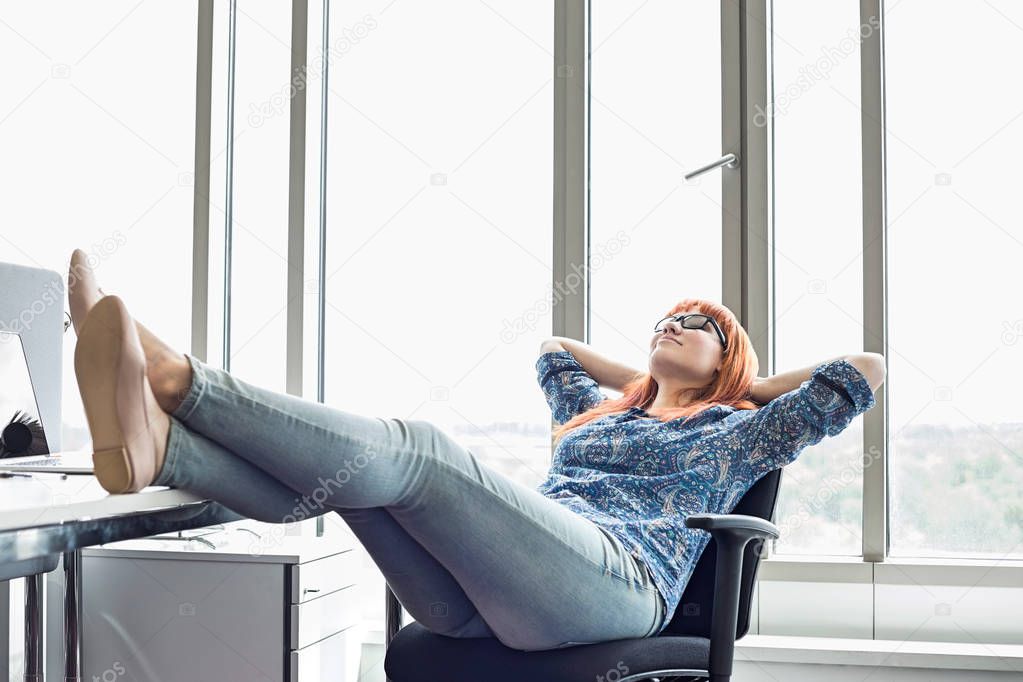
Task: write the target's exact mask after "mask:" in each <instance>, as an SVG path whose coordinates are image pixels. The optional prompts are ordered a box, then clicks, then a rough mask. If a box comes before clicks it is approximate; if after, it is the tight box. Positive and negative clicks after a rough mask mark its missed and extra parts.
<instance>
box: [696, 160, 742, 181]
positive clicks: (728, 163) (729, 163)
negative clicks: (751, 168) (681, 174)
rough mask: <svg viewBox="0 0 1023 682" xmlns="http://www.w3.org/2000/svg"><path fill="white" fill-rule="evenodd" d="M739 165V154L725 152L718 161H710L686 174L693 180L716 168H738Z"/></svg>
mask: <svg viewBox="0 0 1023 682" xmlns="http://www.w3.org/2000/svg"><path fill="white" fill-rule="evenodd" d="M738 166H739V157H738V156H736V155H735V154H725V155H724V156H722V157H721V158H720V159H718V160H717V161H714V162H712V163H708V164H707V165H706V166H701V167H699V168H697V169H696V170H694V171H689V172H688V173H686V174H685V179H686V180H692V179H693V178H695V177H696V176H698V175H703V174H704V173H709V172H710V171H712V170H714V169H715V168H738Z"/></svg>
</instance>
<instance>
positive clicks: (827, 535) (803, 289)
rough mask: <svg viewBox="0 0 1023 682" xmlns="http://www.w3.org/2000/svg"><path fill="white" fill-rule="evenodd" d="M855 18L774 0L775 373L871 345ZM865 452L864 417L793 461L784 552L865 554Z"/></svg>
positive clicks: (786, 481)
mask: <svg viewBox="0 0 1023 682" xmlns="http://www.w3.org/2000/svg"><path fill="white" fill-rule="evenodd" d="M858 25H859V6H858V5H857V3H855V2H843V3H822V2H812V1H810V0H788V1H786V2H778V3H775V4H774V34H773V56H774V74H773V81H774V82H773V91H774V100H773V106H771V107H770V108H769V110H768V111H767V112H765V114H766V115H765V117H764V118H763V119H762V120H763V121H764V122H765V123H766V122H767V118H768V117H769V118H770V121H771V122H772V123H773V124H774V212H775V218H774V219H775V228H774V233H775V239H774V269H775V297H776V298H775V321H774V323H775V330H776V331H775V333H776V337H775V339H776V344H777V345H776V353H777V356H776V363H777V364H776V367H775V371H776V372H783V371H787V370H791V369H796V368H800V367H809V366H811V365H816V364H819V363H821V362H824V361H825V360H828V359H830V358H833V357H835V356H838V355H842V354H846V353H856V352H860V351H862V350H863V326H862V322H863V304H862V300H863V258H862V252H863V236H862V235H863V226H862V214H863V212H862V207H861V186H862V183H861V176H862V171H861V168H862V166H861V156H860V108H859V103H860V50H859V35H860V31H859V30H858ZM868 30H873V29H871V27H870V26H869V25H868V26H866V27H865V28H864V33H863V34H864V35H866V31H868ZM822 140H827V145H826V146H823V145H822ZM765 364H766V363H765V362H763V359H762V361H761V366H764V365H765ZM862 452H863V420H862V418H857V419H856V420H855V421H853V422H852V423H851V424H850V425H849V426H848V427H846V429H845V430H844V431H843V432H842V433H840V434H839V435H837V436H834V437H828V438H825V439H824V440H823V441H821V442H820V443H818V444H817V445H815V446H812V447H809V448H807V449H806V450H804V451H803V452H802V453H801V454H800V455H799V458H798V459H796V461H795V462H793V463H792V464H791V465H790V466H787V467H786V468H785V475H784V476H783V477H782V490H781V493H780V497H779V501H778V512H777V518H778V520H779V529H780V530H781V538H780V539H779V540H778V541H777V542H776V544H775V546H776V549H777V551H778V552H779V553H788V554H847V555H858V554H860V552H861V551H862V540H861V538H862V507H863V467H862V464H861V462H862Z"/></svg>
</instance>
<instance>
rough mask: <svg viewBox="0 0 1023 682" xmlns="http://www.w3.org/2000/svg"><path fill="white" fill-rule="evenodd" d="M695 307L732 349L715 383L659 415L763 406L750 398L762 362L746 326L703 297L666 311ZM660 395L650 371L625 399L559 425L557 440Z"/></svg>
mask: <svg viewBox="0 0 1023 682" xmlns="http://www.w3.org/2000/svg"><path fill="white" fill-rule="evenodd" d="M693 308H695V309H696V310H699V311H700V312H701V313H703V314H704V315H709V316H711V317H713V318H714V321H715V322H717V323H718V326H720V327H721V332H722V333H723V334H724V335H725V340H726V341H727V342H728V350H727V351H725V354H724V359H723V360H722V363H721V370H720V371H719V372H718V375H717V378H716V379H715V380H714V382H713V383H712V384H710V385H708V386H705V387H703V388H702V389H700V390H698V391H697V392H696V393H695V394H694V395H695V400H694V401H693V402H692V403H690V404H689V405H686V406H685V407H674V408H671V409H668V410H667V411H666V412H665V413H664V414H662V415H658V417H657V418H658V419H659V420H660V421H662V422H666V421H670V420H672V419H678V418H679V417H692V416H695V415H697V414H699V413H700V412H703V411H704V410H706V409H708V408H710V407H713V406H714V405H731V406H732V407H736V408H738V409H740V410H752V409H757V408H759V407H761V406H760V405H758V404H757V403H755V402H753V401H752V400H751V399H750V390H751V389H752V388H753V379H755V378H756V376H757V372H758V371H759V363H758V362H757V355H756V352H754V350H753V343H752V342H751V341H750V338H749V335H748V334H747V333H746V330H745V329H743V328H742V325H741V324H739V320H738V319H736V317H735V315H734V314H732V311H731V310H729V309H728V308H726V307H725V306H723V305H721V304H719V303H714V302H713V301H707V300H704V299H700V298H686V299H682V300H681V301H679V302H678V303H677V304H676V305H675V307H674V308H672V309H671V310H669V311H668V312H667V313H666V314H665V317H667V316H668V315H676V314H678V313H680V312H682V311H684V310H691V309H693ZM656 396H657V382H656V381H655V380H654V378H653V377H652V376H651V375H650V373H649V372H648V373H646V374H642V375H640V376H639V377H637V378H636V379H633V380H632V381H630V382H629V383H627V384H626V385H625V386H624V387H623V389H622V397H621V398H609V399H607V400H604V401H602V402H601V403H600V404H599V405H596V406H595V407H592V408H590V409H589V410H586V411H585V412H583V413H581V414H577V415H576V416H574V417H572V418H571V419H569V420H568V421H567V422H565V423H564V424H562V425H561V426H559V427H557V428H556V429H555V430H554V440H555V442H556V441H557V440H558V439H560V438H561V437H562V436H563V435H564V434H565V433H567V432H568V431H570V430H572V429H574V428H576V427H577V426H582V425H583V424H586V423H588V422H591V421H593V420H594V419H599V418H601V417H603V416H605V415H608V414H615V413H618V412H625V411H627V410H628V409H629V408H630V407H643V406H644V405H646V404H648V403H649V402H651V401H652V400H653V399H654V398H655V397H656Z"/></svg>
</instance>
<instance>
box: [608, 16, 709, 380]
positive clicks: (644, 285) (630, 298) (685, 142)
mask: <svg viewBox="0 0 1023 682" xmlns="http://www.w3.org/2000/svg"><path fill="white" fill-rule="evenodd" d="M720 15H721V9H720V7H719V3H716V2H700V3H681V2H670V1H664V0H654V1H652V2H633V1H630V2H617V1H616V2H610V1H607V0H598V1H595V2H593V3H592V17H591V22H592V24H591V33H592V37H591V41H590V60H591V66H590V68H591V82H590V105H589V106H590V121H591V123H590V145H589V146H590V149H589V154H590V198H589V201H590V256H589V258H590V264H589V265H590V268H589V274H590V294H591V295H590V301H591V304H590V310H589V316H590V330H591V331H590V339H589V341H590V343H592V344H593V345H594V346H596V347H597V348H599V349H600V351H601V352H604V353H607V354H608V355H609V356H610V357H612V358H614V359H616V360H618V361H620V362H625V363H627V364H629V365H630V366H632V367H635V368H636V369H637V370H640V371H646V370H647V367H648V364H649V360H648V356H649V353H650V351H649V348H648V346H647V344H648V342H649V339H650V337H651V336H652V334H653V328H654V324H655V323H656V322H657V320H659V319H661V318H662V317H663V316H664V313H665V311H667V310H669V309H670V308H671V307H672V306H673V305H675V303H676V302H678V301H679V300H681V299H683V298H689V297H700V298H709V299H712V300H720V299H721V260H722V259H721V211H722V208H721V176H720V174H719V172H713V173H709V174H707V175H703V176H698V177H696V178H694V179H693V180H691V181H689V182H685V183H684V182H683V179H682V178H683V175H684V174H685V173H687V172H689V171H691V170H694V169H696V168H698V167H700V166H703V165H705V164H707V163H710V162H711V161H714V160H716V159H718V158H719V157H720V156H721V155H722V150H721V70H720V68H716V67H715V68H710V67H708V66H707V64H708V61H709V62H710V63H716V62H718V61H719V59H720V55H721V16H720ZM655 84H656V87H654V85H655ZM694 256H695V257H694Z"/></svg>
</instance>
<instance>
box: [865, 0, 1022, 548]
mask: <svg viewBox="0 0 1023 682" xmlns="http://www.w3.org/2000/svg"><path fill="white" fill-rule="evenodd" d="M885 18H886V34H885V43H886V48H885V50H886V55H885V62H886V67H885V78H886V91H887V119H888V120H887V131H888V134H887V138H886V146H887V150H888V151H887V153H888V214H889V218H888V244H889V256H888V262H889V269H890V271H891V273H892V274H891V276H890V277H889V286H890V292H889V297H890V298H889V305H890V313H889V325H890V326H889V331H890V335H891V338H890V343H891V352H890V353H889V355H888V363H889V382H890V386H889V390H890V395H891V406H890V414H891V425H890V433H891V436H890V438H891V489H890V495H891V498H890V499H891V503H890V504H891V553H892V555H893V556H925V557H963V556H965V557H990V558H998V559H1003V558H1006V557H1014V558H1020V557H1023V492H1021V490H1023V487H1021V485H1020V482H1021V481H1023V454H1021V453H1023V447H1021V439H1023V436H1021V434H1020V430H1019V424H1020V422H1021V421H1023V401H1021V400H1020V398H1019V382H1018V377H1019V376H1020V367H1023V344H1021V343H1020V339H1021V335H1023V315H1021V314H1020V308H1019V287H1018V286H1017V283H1018V277H1016V276H1015V275H1013V274H1012V273H1016V272H1018V271H1019V263H1020V258H1021V257H1023V233H1021V232H1020V230H1019V227H1018V226H1019V208H1018V202H1017V201H1016V197H1017V195H1018V188H1019V186H1020V180H1021V177H1020V172H1019V170H1018V168H1017V167H1016V165H1015V164H1013V163H1012V162H1011V152H1010V150H1013V149H1017V148H1019V146H1020V145H1021V144H1023V123H1020V121H1019V117H1020V110H1021V109H1023V94H1021V93H1020V92H1019V91H1018V89H1015V88H1006V87H1005V78H1006V76H1007V75H1008V72H1007V70H1006V69H1007V68H1008V67H1005V66H1004V65H1008V64H1014V63H1017V62H1018V61H1019V60H1020V58H1021V57H1023V49H1021V47H1020V45H1021V43H1020V38H1021V36H1023V31H1021V28H1020V26H1021V25H1023V12H1021V11H1020V8H1019V7H1018V6H1017V5H1016V4H1014V3H1009V2H988V3H982V4H980V5H977V6H976V7H974V8H972V9H971V11H969V12H963V11H962V6H961V5H959V4H954V3H948V2H940V3H935V2H920V1H918V0H902V1H901V2H898V3H890V4H889V5H888V11H887V14H886V17H885ZM952 35H955V36H956V42H955V43H954V48H955V49H949V45H948V40H949V37H950V36H952ZM992 65H1001V66H996V67H993V66H992ZM949 311H962V313H961V315H962V317H955V318H950V317H947V315H948V312H949ZM956 320H963V321H964V322H965V323H964V324H957V323H956Z"/></svg>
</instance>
